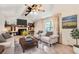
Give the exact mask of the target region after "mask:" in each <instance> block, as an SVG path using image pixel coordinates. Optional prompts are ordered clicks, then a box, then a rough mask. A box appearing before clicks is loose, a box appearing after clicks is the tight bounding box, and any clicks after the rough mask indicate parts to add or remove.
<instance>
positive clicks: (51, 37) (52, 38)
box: [41, 32, 58, 47]
mask: <svg viewBox="0 0 79 59" xmlns="http://www.w3.org/2000/svg"><path fill="white" fill-rule="evenodd" d="M57 38H58V35H56V34H53V33H52V32H47V33H46V35H41V41H43V42H45V43H47V44H49V45H50V47H51V45H52V44H54V43H56V42H57V41H58V39H57Z"/></svg>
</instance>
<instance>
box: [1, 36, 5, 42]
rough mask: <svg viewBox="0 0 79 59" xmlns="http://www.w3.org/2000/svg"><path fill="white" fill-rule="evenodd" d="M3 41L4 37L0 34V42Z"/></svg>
mask: <svg viewBox="0 0 79 59" xmlns="http://www.w3.org/2000/svg"><path fill="white" fill-rule="evenodd" d="M5 41H6V39H5V38H4V37H3V36H2V35H0V43H2V42H5Z"/></svg>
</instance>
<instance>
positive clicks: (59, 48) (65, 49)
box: [54, 44, 74, 54]
mask: <svg viewBox="0 0 79 59" xmlns="http://www.w3.org/2000/svg"><path fill="white" fill-rule="evenodd" d="M54 49H55V51H56V52H57V53H58V54H74V51H73V48H72V47H71V46H67V45H63V44H56V45H54Z"/></svg>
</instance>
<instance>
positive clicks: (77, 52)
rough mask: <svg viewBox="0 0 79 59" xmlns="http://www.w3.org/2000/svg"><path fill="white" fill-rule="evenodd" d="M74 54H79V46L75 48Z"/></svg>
mask: <svg viewBox="0 0 79 59" xmlns="http://www.w3.org/2000/svg"><path fill="white" fill-rule="evenodd" d="M73 50H74V53H76V54H79V45H74V46H73Z"/></svg>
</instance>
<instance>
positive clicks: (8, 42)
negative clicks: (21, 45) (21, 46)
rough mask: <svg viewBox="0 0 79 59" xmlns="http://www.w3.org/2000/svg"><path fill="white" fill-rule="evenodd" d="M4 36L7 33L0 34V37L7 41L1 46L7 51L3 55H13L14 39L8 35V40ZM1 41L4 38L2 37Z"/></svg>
mask: <svg viewBox="0 0 79 59" xmlns="http://www.w3.org/2000/svg"><path fill="white" fill-rule="evenodd" d="M3 34H5V33H0V36H2V37H3V38H4V39H5V41H1V42H0V45H3V46H4V47H5V50H4V52H3V53H4V54H6V53H9V54H13V53H14V37H13V36H9V35H8V36H9V37H7V39H6V38H5V37H4V36H3ZM6 34H7V33H6ZM0 39H2V38H1V37H0Z"/></svg>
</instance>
